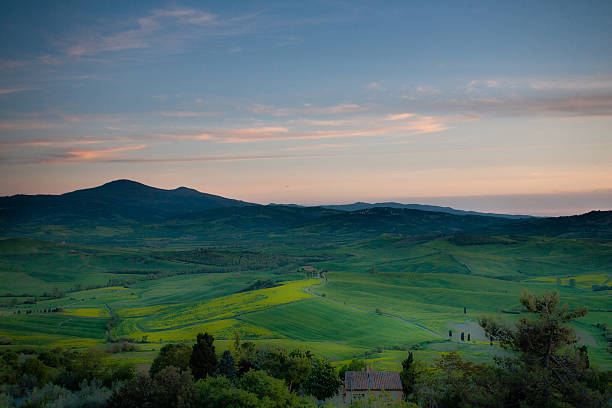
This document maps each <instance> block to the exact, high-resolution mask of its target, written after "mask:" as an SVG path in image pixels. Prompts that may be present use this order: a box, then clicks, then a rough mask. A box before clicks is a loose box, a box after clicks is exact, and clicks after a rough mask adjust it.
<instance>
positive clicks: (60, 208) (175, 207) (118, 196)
mask: <svg viewBox="0 0 612 408" xmlns="http://www.w3.org/2000/svg"><path fill="white" fill-rule="evenodd" d="M248 205H254V204H251V203H247V202H244V201H238V200H231V199H228V198H224V197H221V196H216V195H212V194H206V193H201V192H199V191H197V190H193V189H190V188H186V187H179V188H177V189H174V190H163V189H160V188H154V187H149V186H147V185H144V184H141V183H137V182H135V181H130V180H116V181H112V182H110V183H106V184H104V185H101V186H99V187H94V188H88V189H84V190H77V191H73V192H70V193H66V194H61V195H15V196H10V197H0V220H2V221H3V223H5V224H14V223H21V222H26V223H28V222H35V223H39V224H77V223H95V224H108V223H130V222H152V221H160V220H163V219H165V218H167V217H169V216H173V215H177V214H181V213H186V212H194V211H202V210H207V209H211V208H226V207H240V206H248Z"/></svg>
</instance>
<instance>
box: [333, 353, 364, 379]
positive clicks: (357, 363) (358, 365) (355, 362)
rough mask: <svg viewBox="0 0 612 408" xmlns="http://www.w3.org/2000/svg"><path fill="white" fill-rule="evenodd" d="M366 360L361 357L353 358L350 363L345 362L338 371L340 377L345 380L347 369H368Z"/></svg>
mask: <svg viewBox="0 0 612 408" xmlns="http://www.w3.org/2000/svg"><path fill="white" fill-rule="evenodd" d="M366 366H367V365H366V362H365V361H363V360H359V359H356V358H354V359H352V360H351V361H350V363H348V364H344V365H343V366H342V367H341V368H340V371H339V372H338V377H339V378H340V379H341V380H342V381H344V377H345V375H344V374H345V373H346V372H347V371H361V370H365V369H366Z"/></svg>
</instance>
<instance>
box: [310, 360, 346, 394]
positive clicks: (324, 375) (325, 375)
mask: <svg viewBox="0 0 612 408" xmlns="http://www.w3.org/2000/svg"><path fill="white" fill-rule="evenodd" d="M341 385H342V381H341V380H340V379H339V378H338V374H337V373H336V369H335V368H334V367H333V366H332V365H331V363H330V362H329V360H326V359H318V358H315V359H313V360H312V370H311V371H310V374H309V375H308V377H306V380H305V381H304V384H303V388H304V391H306V393H307V394H310V395H313V396H314V397H315V398H317V399H319V400H324V399H326V398H330V397H333V396H334V395H336V394H337V393H338V389H339V388H340V386H341Z"/></svg>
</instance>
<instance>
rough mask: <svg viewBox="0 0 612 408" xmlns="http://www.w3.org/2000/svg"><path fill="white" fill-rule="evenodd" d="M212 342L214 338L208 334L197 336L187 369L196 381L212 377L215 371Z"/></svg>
mask: <svg viewBox="0 0 612 408" xmlns="http://www.w3.org/2000/svg"><path fill="white" fill-rule="evenodd" d="M214 341H215V338H214V337H213V336H211V335H210V334H208V333H200V334H198V337H197V340H196V344H194V345H193V349H192V351H191V358H190V359H189V367H191V372H192V374H193V376H194V378H195V379H196V380H199V379H201V378H206V377H207V376H209V375H214V374H215V371H216V370H217V355H216V354H215V346H214V344H213V343H214Z"/></svg>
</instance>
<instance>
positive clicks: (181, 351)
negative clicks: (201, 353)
mask: <svg viewBox="0 0 612 408" xmlns="http://www.w3.org/2000/svg"><path fill="white" fill-rule="evenodd" d="M190 358H191V347H189V346H188V345H186V344H182V343H178V344H166V345H165V346H163V347H162V348H161V350H159V354H158V355H157V357H155V360H153V364H151V369H150V370H149V373H150V374H151V377H155V375H156V374H157V373H158V372H160V371H161V370H163V369H164V368H166V367H170V366H174V367H176V368H178V369H180V370H183V371H185V370H187V369H188V368H189V360H190Z"/></svg>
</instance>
